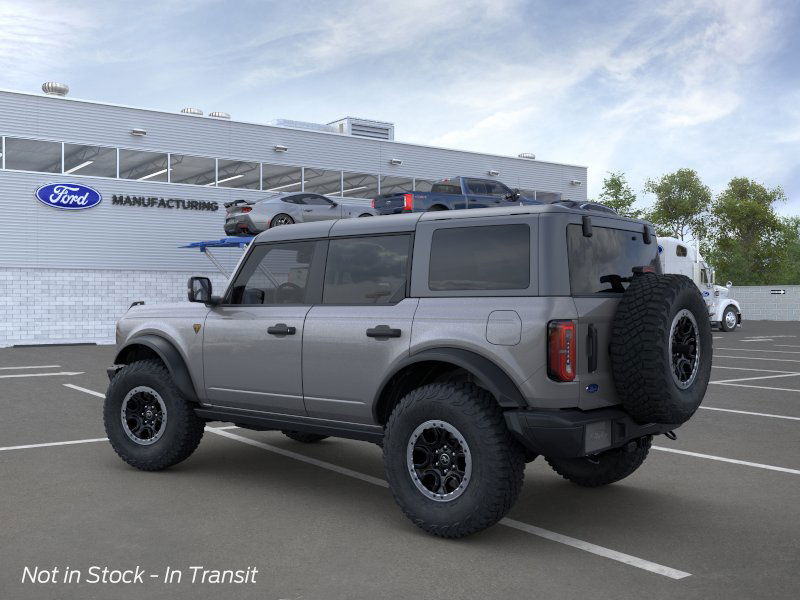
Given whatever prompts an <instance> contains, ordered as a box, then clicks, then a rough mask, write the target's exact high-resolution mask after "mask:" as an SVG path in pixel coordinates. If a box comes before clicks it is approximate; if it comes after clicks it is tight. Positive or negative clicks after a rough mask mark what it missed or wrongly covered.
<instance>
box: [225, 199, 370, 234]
mask: <svg viewBox="0 0 800 600" xmlns="http://www.w3.org/2000/svg"><path fill="white" fill-rule="evenodd" d="M225 209H226V210H227V214H226V215H225V233H226V234H227V235H255V234H257V233H261V232H262V231H265V230H267V229H269V228H270V227H277V226H278V225H290V224H292V223H309V222H313V221H331V220H333V219H347V218H351V217H373V216H375V215H377V213H376V212H375V210H373V209H372V208H371V207H370V205H369V204H366V203H363V204H362V203H356V202H343V201H342V199H340V198H336V199H333V198H329V197H327V196H323V195H321V194H312V193H310V192H293V193H283V194H271V195H269V196H267V197H266V198H262V199H260V200H236V201H235V202H228V203H227V204H225Z"/></svg>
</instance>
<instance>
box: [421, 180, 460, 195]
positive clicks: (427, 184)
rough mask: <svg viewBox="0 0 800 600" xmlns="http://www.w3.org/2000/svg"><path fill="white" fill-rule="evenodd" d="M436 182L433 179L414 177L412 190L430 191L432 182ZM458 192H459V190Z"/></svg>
mask: <svg viewBox="0 0 800 600" xmlns="http://www.w3.org/2000/svg"><path fill="white" fill-rule="evenodd" d="M434 183H436V182H435V181H434V180H433V179H415V180H414V191H415V192H430V191H431V189H432V188H433V184H434ZM459 193H460V192H459Z"/></svg>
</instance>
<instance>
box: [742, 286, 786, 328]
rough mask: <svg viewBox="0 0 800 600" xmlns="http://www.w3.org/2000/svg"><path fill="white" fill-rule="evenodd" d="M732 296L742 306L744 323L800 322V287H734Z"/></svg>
mask: <svg viewBox="0 0 800 600" xmlns="http://www.w3.org/2000/svg"><path fill="white" fill-rule="evenodd" d="M772 290H785V291H786V293H785V294H773V293H772ZM730 296H731V298H734V299H736V300H738V302H739V304H740V305H741V307H742V320H743V321H748V320H750V321H800V285H748V286H734V287H732V288H731V293H730Z"/></svg>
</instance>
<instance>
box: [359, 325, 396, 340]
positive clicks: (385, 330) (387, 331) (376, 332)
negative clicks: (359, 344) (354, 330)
mask: <svg viewBox="0 0 800 600" xmlns="http://www.w3.org/2000/svg"><path fill="white" fill-rule="evenodd" d="M402 333H403V332H402V331H401V330H399V329H392V328H391V327H389V326H388V325H378V326H377V327H372V328H371V329H367V337H371V338H399V337H400V336H401V335H402Z"/></svg>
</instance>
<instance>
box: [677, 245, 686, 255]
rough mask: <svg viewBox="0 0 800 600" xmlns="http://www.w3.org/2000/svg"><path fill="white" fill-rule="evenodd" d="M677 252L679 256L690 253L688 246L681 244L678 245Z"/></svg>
mask: <svg viewBox="0 0 800 600" xmlns="http://www.w3.org/2000/svg"><path fill="white" fill-rule="evenodd" d="M675 254H677V255H678V256H686V255H687V254H688V252H687V251H686V246H680V245H678V246H676V248H675Z"/></svg>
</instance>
